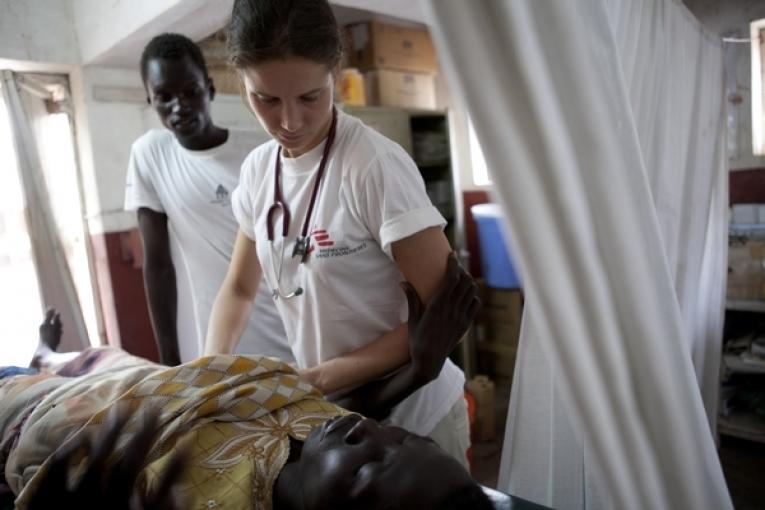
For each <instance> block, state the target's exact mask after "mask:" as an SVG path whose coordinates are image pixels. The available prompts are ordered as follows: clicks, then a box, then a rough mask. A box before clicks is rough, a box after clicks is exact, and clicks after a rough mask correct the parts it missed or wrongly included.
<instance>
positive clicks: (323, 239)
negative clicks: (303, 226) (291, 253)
mask: <svg viewBox="0 0 765 510" xmlns="http://www.w3.org/2000/svg"><path fill="white" fill-rule="evenodd" d="M317 246H318V248H319V250H318V253H316V254H315V255H314V256H315V257H317V258H320V259H328V258H335V257H345V256H348V255H354V254H356V253H358V252H360V251H362V250H364V249H365V248H366V247H367V243H366V241H364V242H362V243H361V244H360V245H358V246H354V247H353V248H351V247H349V246H335V241H334V240H333V239H332V238H331V237H330V235H329V232H327V231H326V230H323V229H319V228H314V229H313V231H311V247H310V248H309V249H308V253H311V252H313V251H314V249H315V248H316V247H317Z"/></svg>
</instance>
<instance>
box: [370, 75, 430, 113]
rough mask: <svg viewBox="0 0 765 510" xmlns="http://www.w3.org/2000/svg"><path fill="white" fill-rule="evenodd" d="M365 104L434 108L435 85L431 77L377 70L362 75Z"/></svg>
mask: <svg viewBox="0 0 765 510" xmlns="http://www.w3.org/2000/svg"><path fill="white" fill-rule="evenodd" d="M364 85H365V88H366V97H367V104H369V105H377V106H395V107H398V108H422V109H426V110H432V109H434V108H435V107H436V84H435V80H434V78H433V76H432V75H429V74H424V73H410V72H402V71H390V70H387V69H377V70H374V71H367V72H366V73H364Z"/></svg>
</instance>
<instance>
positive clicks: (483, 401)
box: [465, 375, 496, 442]
mask: <svg viewBox="0 0 765 510" xmlns="http://www.w3.org/2000/svg"><path fill="white" fill-rule="evenodd" d="M465 386H466V388H467V391H468V392H470V394H471V395H473V398H474V399H475V407H476V426H475V428H474V429H473V430H472V431H471V436H472V439H473V441H475V442H482V441H491V440H492V439H494V434H495V431H496V426H495V420H494V383H493V382H492V381H491V379H489V377H488V376H485V375H477V376H475V377H473V378H472V379H471V380H470V381H468V382H467V384H466V385H465Z"/></svg>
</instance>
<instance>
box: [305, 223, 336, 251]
mask: <svg viewBox="0 0 765 510" xmlns="http://www.w3.org/2000/svg"><path fill="white" fill-rule="evenodd" d="M334 245H335V242H334V241H333V240H332V239H330V237H329V232H327V231H326V230H323V229H320V228H314V229H313V230H312V231H311V246H309V247H308V253H313V251H314V250H315V249H316V246H318V247H319V251H323V250H324V249H327V248H331V247H332V246H334Z"/></svg>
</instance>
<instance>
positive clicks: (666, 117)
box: [424, 0, 732, 509]
mask: <svg viewBox="0 0 765 510" xmlns="http://www.w3.org/2000/svg"><path fill="white" fill-rule="evenodd" d="M424 6H425V10H426V16H427V17H428V21H429V23H430V24H431V30H432V32H433V34H434V37H435V42H436V46H437V49H438V52H439V58H440V61H441V64H442V68H443V69H444V71H445V73H446V75H447V78H448V79H449V80H450V83H451V84H453V85H454V86H455V88H456V91H457V93H458V94H459V95H460V97H461V99H462V100H463V101H464V104H465V106H466V107H467V109H468V111H469V114H470V117H471V119H472V121H473V123H474V125H475V129H476V132H477V134H478V138H479V141H480V143H481V147H482V149H483V152H484V155H485V156H486V160H487V163H488V166H489V170H490V173H491V176H492V178H493V181H494V183H495V189H494V192H495V198H496V199H497V200H498V201H499V202H500V203H501V204H502V205H503V206H504V210H505V211H506V213H507V222H506V223H507V228H508V233H509V237H510V240H511V242H512V244H513V246H514V251H515V253H516V255H517V258H518V262H519V266H520V270H521V272H522V274H523V277H524V282H525V285H526V287H525V290H526V303H527V314H526V316H525V317H524V324H523V331H522V335H521V345H520V349H519V360H518V364H517V366H516V374H515V380H514V383H513V384H514V389H513V397H512V400H511V406H510V412H509V416H508V429H507V433H506V438H505V445H504V449H503V460H502V470H501V473H500V484H499V488H500V489H502V490H505V491H509V492H511V493H513V494H515V495H518V496H521V497H525V498H528V499H531V500H534V501H537V502H539V503H543V504H547V505H550V506H553V507H555V508H600V507H612V508H618V509H632V508H634V509H645V508H659V509H661V508H667V509H686V508H688V509H690V508H715V509H725V508H731V506H732V504H731V501H730V497H729V495H728V492H727V488H726V486H725V481H724V478H723V475H722V470H721V468H720V464H719V460H718V458H717V454H716V451H715V444H714V440H713V433H712V430H711V428H710V423H713V417H714V415H715V402H716V388H717V367H718V365H719V352H720V347H721V346H720V340H721V329H722V328H721V324H722V312H723V300H724V280H725V257H726V233H727V232H726V224H725V211H726V209H727V173H726V168H725V151H724V142H725V134H724V117H723V102H722V101H723V69H722V49H721V45H720V43H719V41H717V40H715V39H714V38H713V37H711V36H710V35H708V34H707V33H705V32H704V30H703V29H702V28H701V26H700V25H699V23H698V22H697V21H696V20H695V19H693V17H692V16H691V15H690V14H689V13H688V12H687V11H686V10H685V8H684V7H683V6H682V5H681V4H680V3H679V2H678V1H676V0H587V1H585V2H568V1H557V2H556V1H552V0H512V1H491V0H485V1H472V2H464V1H462V0H425V3H424ZM702 395H703V398H702ZM705 403H706V408H705Z"/></svg>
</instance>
